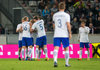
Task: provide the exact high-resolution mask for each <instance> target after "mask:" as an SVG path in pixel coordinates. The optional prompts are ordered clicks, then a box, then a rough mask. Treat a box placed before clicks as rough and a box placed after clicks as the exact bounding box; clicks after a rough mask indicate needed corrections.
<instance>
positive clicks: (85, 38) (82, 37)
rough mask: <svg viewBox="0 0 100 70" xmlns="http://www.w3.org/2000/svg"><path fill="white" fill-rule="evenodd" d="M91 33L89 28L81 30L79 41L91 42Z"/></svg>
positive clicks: (81, 28)
mask: <svg viewBox="0 0 100 70" xmlns="http://www.w3.org/2000/svg"><path fill="white" fill-rule="evenodd" d="M89 32H90V29H89V27H84V28H83V27H80V28H79V40H80V42H84V43H85V42H89V38H88V34H89Z"/></svg>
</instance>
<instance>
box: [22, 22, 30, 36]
mask: <svg viewBox="0 0 100 70" xmlns="http://www.w3.org/2000/svg"><path fill="white" fill-rule="evenodd" d="M29 23H30V22H27V21H26V22H23V23H22V29H23V35H22V37H28V38H30V37H31V34H30V25H29Z"/></svg>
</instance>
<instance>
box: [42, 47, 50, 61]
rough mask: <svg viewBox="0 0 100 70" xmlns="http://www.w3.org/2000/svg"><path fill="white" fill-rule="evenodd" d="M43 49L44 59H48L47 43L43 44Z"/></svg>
mask: <svg viewBox="0 0 100 70" xmlns="http://www.w3.org/2000/svg"><path fill="white" fill-rule="evenodd" d="M43 51H44V53H45V57H46V58H45V60H46V61H49V58H48V50H47V45H44V48H43Z"/></svg>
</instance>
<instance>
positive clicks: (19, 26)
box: [16, 19, 24, 60]
mask: <svg viewBox="0 0 100 70" xmlns="http://www.w3.org/2000/svg"><path fill="white" fill-rule="evenodd" d="M23 22H24V20H23V19H22V23H23ZM22 23H21V24H18V25H17V29H16V32H19V39H18V46H19V49H18V59H19V60H21V57H20V53H21V49H22V30H21V27H22Z"/></svg>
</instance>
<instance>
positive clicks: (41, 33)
mask: <svg viewBox="0 0 100 70" xmlns="http://www.w3.org/2000/svg"><path fill="white" fill-rule="evenodd" d="M38 19H39V17H35V18H34V21H35V23H34V24H33V25H32V28H31V31H34V30H35V29H36V30H37V39H36V58H38V59H37V60H40V55H41V49H43V51H44V53H45V56H46V60H47V61H48V60H49V58H48V55H47V38H46V33H45V28H44V21H43V20H42V19H41V20H38ZM39 49H40V51H39ZM38 55H39V56H38Z"/></svg>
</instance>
